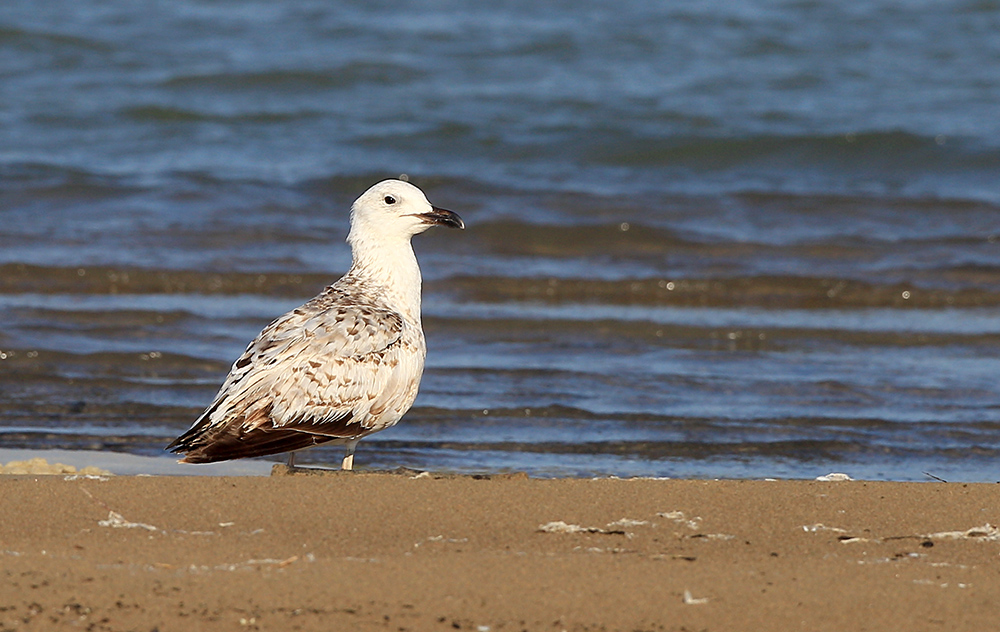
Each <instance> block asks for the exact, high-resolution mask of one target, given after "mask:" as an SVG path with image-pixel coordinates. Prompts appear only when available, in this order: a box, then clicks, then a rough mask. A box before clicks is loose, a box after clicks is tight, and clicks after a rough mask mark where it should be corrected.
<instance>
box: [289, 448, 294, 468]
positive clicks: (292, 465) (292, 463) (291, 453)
mask: <svg viewBox="0 0 1000 632" xmlns="http://www.w3.org/2000/svg"><path fill="white" fill-rule="evenodd" d="M288 469H290V470H294V469H295V453H294V452H289V453H288Z"/></svg>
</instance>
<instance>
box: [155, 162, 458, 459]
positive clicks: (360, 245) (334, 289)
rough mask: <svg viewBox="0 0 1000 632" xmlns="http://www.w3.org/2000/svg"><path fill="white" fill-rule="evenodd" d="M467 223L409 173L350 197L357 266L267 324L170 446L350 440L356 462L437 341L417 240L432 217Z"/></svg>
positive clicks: (410, 392)
mask: <svg viewBox="0 0 1000 632" xmlns="http://www.w3.org/2000/svg"><path fill="white" fill-rule="evenodd" d="M435 225H441V226H450V227H452V228H465V224H464V223H463V222H462V218H461V217H459V216H458V215H457V214H455V213H453V212H451V211H448V210H445V209H442V208H437V207H434V206H431V204H430V202H428V201H427V198H426V197H425V196H424V194H423V192H422V191H421V190H420V189H418V188H417V187H415V186H413V185H412V184H409V183H407V182H403V181H401V180H385V181H383V182H379V183H378V184H376V185H374V186H372V187H371V188H370V189H368V190H367V191H365V193H364V194H363V195H362V196H361V197H359V198H358V199H357V201H355V202H354V204H353V205H352V206H351V230H350V233H349V234H348V236H347V242H348V243H349V244H350V245H351V253H352V256H353V261H352V263H351V267H350V269H349V270H348V271H347V273H346V274H345V275H344V276H343V277H342V278H341V279H340V280H339V281H337V282H336V283H334V284H333V285H330V286H328V287H327V288H326V289H324V290H323V291H322V292H321V293H320V294H319V295H318V296H316V297H315V298H313V299H312V300H310V301H309V302H307V303H305V304H304V305H302V306H301V307H297V308H296V309H293V310H292V311H290V312H288V313H287V314H285V315H284V316H281V317H280V318H278V319H277V320H275V321H274V322H272V323H271V324H270V325H268V326H267V327H265V328H264V330H263V331H262V332H260V335H258V336H257V337H256V338H255V339H254V340H253V342H251V343H250V345H249V346H248V347H247V349H246V351H245V352H244V353H243V355H241V356H240V357H239V359H237V360H236V362H235V363H233V367H232V369H231V370H230V372H229V376H228V377H226V380H225V382H224V383H223V384H222V388H220V389H219V393H218V394H217V395H216V396H215V399H214V400H213V401H212V403H211V405H209V407H208V408H207V409H206V410H205V412H203V413H202V414H201V416H200V417H198V419H197V420H196V421H195V422H194V424H193V425H192V426H191V428H190V429H189V430H188V431H187V432H185V433H184V434H182V435H181V436H179V437H178V438H177V439H175V440H174V441H173V442H172V443H171V444H170V445H168V446H167V448H166V449H167V450H169V451H171V452H174V453H181V454H183V455H184V458H183V459H181V461H180V462H181V463H212V462H215V461H227V460H230V459H238V458H243V457H254V456H265V455H268V454H279V453H282V452H289V456H288V465H289V467H294V465H295V451H296V450H301V449H303V448H308V447H312V446H315V445H319V444H322V443H332V444H340V445H343V446H345V448H346V454H345V456H344V460H343V463H342V465H341V468H342V469H344V470H350V469H353V466H354V449H355V448H356V447H357V445H358V441H360V440H361V439H363V438H364V437H366V436H368V435H370V434H372V433H373V432H378V431H379V430H384V429H386V428H388V427H390V426H393V425H395V423H396V422H397V421H399V419H400V418H401V417H402V416H403V414H404V413H406V411H407V410H409V409H410V406H411V405H412V404H413V400H414V399H415V398H416V396H417V388H418V387H419V386H420V377H421V375H422V374H423V370H424V356H425V355H426V353H427V347H426V344H425V342H424V332H423V329H422V328H421V324H420V267H419V266H418V265H417V258H416V256H415V255H414V254H413V247H412V246H411V245H410V238H411V237H413V236H414V235H417V234H419V233H422V232H424V231H425V230H427V229H428V228H430V227H431V226H435Z"/></svg>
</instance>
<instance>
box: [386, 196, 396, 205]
mask: <svg viewBox="0 0 1000 632" xmlns="http://www.w3.org/2000/svg"><path fill="white" fill-rule="evenodd" d="M385 203H386V204H395V203H396V198H394V197H392V196H391V195H387V196H385Z"/></svg>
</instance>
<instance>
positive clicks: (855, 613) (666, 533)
mask: <svg viewBox="0 0 1000 632" xmlns="http://www.w3.org/2000/svg"><path fill="white" fill-rule="evenodd" d="M0 499H2V505H3V511H2V512H0V542H2V545H0V559H2V568H3V574H4V580H3V583H2V589H0V629H3V630H6V629H18V630H42V629H44V630H61V629H67V630H68V629H74V630H77V629H91V630H109V631H111V630H154V629H155V630H159V631H160V632H163V631H165V630H174V629H178V630H179V629H198V630H331V629H351V630H454V629H465V630H475V631H477V632H484V631H486V630H489V631H492V632H495V631H497V630H505V631H506V630H517V631H520V630H689V631H690V630H776V631H781V630H831V631H833V630H840V631H842V630H922V629H947V630H972V629H989V628H990V626H991V625H993V624H995V621H996V620H997V616H998V615H1000V606H997V605H996V604H1000V585H998V583H997V582H996V581H995V576H996V570H995V569H996V568H997V563H998V561H1000V560H998V559H997V556H998V555H1000V531H998V530H997V529H995V528H994V527H992V526H991V525H994V524H1000V503H998V502H997V501H998V500H1000V486H997V485H995V484H984V483H933V482H929V483H895V482H866V481H849V482H820V481H787V480H784V481H759V480H755V481H738V480H650V479H532V478H528V477H527V476H523V475H521V476H519V475H499V476H493V477H488V478H486V477H474V476H454V475H446V476H440V477H439V476H438V475H434V474H426V475H425V474H423V473H421V474H418V475H413V476H411V475H408V474H405V473H404V474H389V473H353V474H347V473H345V474H335V475H331V476H272V477H208V476H202V477H198V476H183V477H180V476H110V477H103V476H96V477H84V476H75V477H73V476H31V475H20V476H2V477H0Z"/></svg>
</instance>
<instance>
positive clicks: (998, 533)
mask: <svg viewBox="0 0 1000 632" xmlns="http://www.w3.org/2000/svg"><path fill="white" fill-rule="evenodd" d="M919 537H922V538H929V539H935V538H936V539H939V540H962V539H968V540H983V541H989V542H997V541H1000V529H997V528H996V527H994V526H993V525H991V524H990V523H988V522H987V523H986V524H984V525H983V526H981V527H972V528H971V529H966V530H965V531H939V532H938V533H928V534H926V535H922V536H919Z"/></svg>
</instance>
